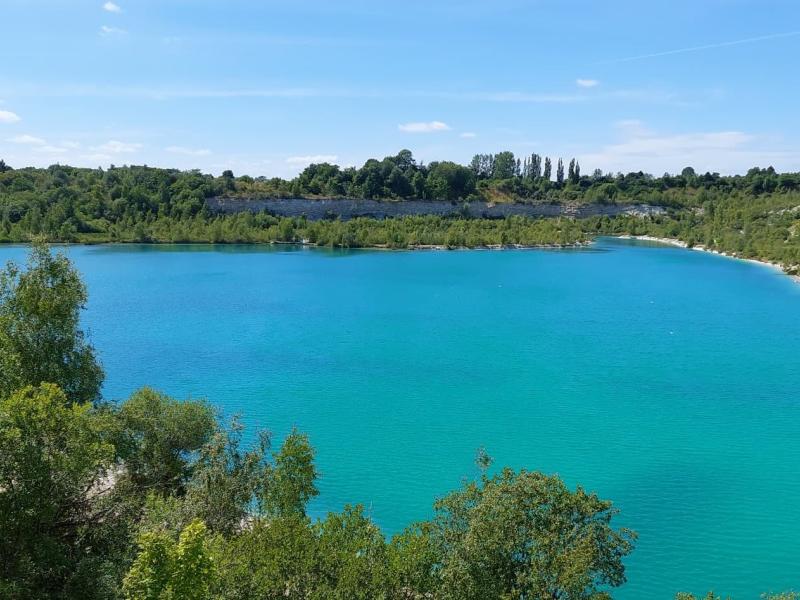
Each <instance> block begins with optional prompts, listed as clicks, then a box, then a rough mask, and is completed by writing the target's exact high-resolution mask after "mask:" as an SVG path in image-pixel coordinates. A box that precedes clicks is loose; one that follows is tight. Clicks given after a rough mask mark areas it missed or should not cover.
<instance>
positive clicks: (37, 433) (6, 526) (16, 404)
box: [0, 383, 114, 598]
mask: <svg viewBox="0 0 800 600" xmlns="http://www.w3.org/2000/svg"><path fill="white" fill-rule="evenodd" d="M102 424H103V421H102V419H100V418H98V417H97V416H96V415H95V413H94V412H93V410H92V408H91V407H90V406H89V405H86V404H83V405H81V404H76V403H71V402H70V401H69V400H68V398H67V397H66V395H65V394H64V392H63V391H61V390H60V389H59V388H58V387H56V386H55V385H53V384H48V383H45V384H42V385H40V386H38V387H32V386H28V387H25V388H23V389H21V390H19V391H17V392H15V393H14V394H12V395H11V396H10V397H8V398H6V399H5V400H2V401H0V580H1V581H3V582H4V584H5V586H6V590H7V591H6V593H7V594H8V597H11V598H43V597H48V596H49V595H55V594H57V593H58V591H59V590H61V589H67V588H70V587H81V586H80V584H79V583H78V580H79V579H80V578H81V576H82V575H84V574H85V573H84V571H83V568H84V567H85V566H87V565H93V564H97V559H98V558H102V557H98V556H97V555H96V553H97V551H98V550H102V547H100V548H98V547H93V544H92V541H93V540H92V536H91V535H90V534H91V531H90V529H99V528H100V527H101V526H102V524H103V522H104V520H106V508H107V507H106V505H105V504H104V502H103V487H104V486H103V479H104V476H105V475H106V474H107V473H108V472H109V469H110V468H111V466H112V464H113V460H114V448H113V446H112V445H111V444H110V443H109V442H108V441H107V439H106V436H105V435H104V431H103V429H102ZM0 589H2V588H0ZM86 597H90V596H89V595H88V594H87V596H86Z"/></svg>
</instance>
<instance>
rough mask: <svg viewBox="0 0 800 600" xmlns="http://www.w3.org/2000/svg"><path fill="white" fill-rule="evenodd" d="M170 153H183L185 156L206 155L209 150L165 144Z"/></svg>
mask: <svg viewBox="0 0 800 600" xmlns="http://www.w3.org/2000/svg"><path fill="white" fill-rule="evenodd" d="M164 150H166V151H167V152H171V153H172V154H184V155H186V156H208V155H209V154H211V150H209V149H207V148H186V147H185V146H167V147H166V148H164Z"/></svg>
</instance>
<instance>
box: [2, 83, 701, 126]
mask: <svg viewBox="0 0 800 600" xmlns="http://www.w3.org/2000/svg"><path fill="white" fill-rule="evenodd" d="M6 85H7V87H9V88H10V89H11V91H13V92H14V93H15V94H16V95H18V96H35V97H56V98H59V97H70V98H134V99H135V98H141V99H146V100H153V101H171V100H194V99H197V100H201V99H220V100H224V99H235V98H264V99H270V98H274V99H278V100H280V99H287V100H288V99H326V98H345V99H354V100H372V99H375V100H384V99H387V98H411V99H433V100H448V101H453V102H475V103H481V102H485V103H500V104H502V103H512V104H513V103H518V104H574V103H586V102H594V103H597V102H620V101H625V102H641V103H655V104H671V105H679V106H688V105H691V104H697V103H698V102H705V101H707V100H709V99H711V98H712V97H713V95H714V93H716V92H713V91H712V92H709V91H708V90H699V91H695V92H692V93H691V94H678V93H675V92H672V91H669V90H664V89H653V88H632V89H607V88H604V89H603V91H602V92H596V93H592V94H586V93H579V92H574V93H550V92H526V91H513V90H512V91H475V90H472V91H443V90H408V89H403V90H390V89H386V90H375V89H359V88H338V87H332V88H315V87H300V86H298V87H267V88H239V89H237V88H227V89H222V88H205V87H172V86H106V85H98V84H72V85H63V86H51V85H41V84H34V83H21V84H16V85H13V86H12V85H9V84H6ZM406 125H408V124H406Z"/></svg>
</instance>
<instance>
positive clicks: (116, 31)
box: [100, 25, 128, 37]
mask: <svg viewBox="0 0 800 600" xmlns="http://www.w3.org/2000/svg"><path fill="white" fill-rule="evenodd" d="M126 33H128V32H127V31H125V30H124V29H120V28H119V27H109V26H108V25H103V26H101V27H100V35H102V36H105V37H110V36H112V35H125V34H126Z"/></svg>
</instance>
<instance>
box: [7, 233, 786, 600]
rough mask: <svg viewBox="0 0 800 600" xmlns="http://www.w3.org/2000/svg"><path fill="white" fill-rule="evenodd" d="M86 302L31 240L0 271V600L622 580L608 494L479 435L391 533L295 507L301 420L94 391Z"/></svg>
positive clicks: (598, 586) (493, 593) (564, 595)
mask: <svg viewBox="0 0 800 600" xmlns="http://www.w3.org/2000/svg"><path fill="white" fill-rule="evenodd" d="M86 302H87V293H86V288H85V286H84V284H83V282H82V280H81V278H80V276H79V274H78V273H77V272H76V271H75V270H74V268H73V266H72V265H71V263H70V262H69V260H68V259H67V258H66V257H65V256H64V255H61V254H55V255H54V254H53V253H51V251H50V250H49V248H47V246H46V245H44V244H43V243H41V242H36V243H35V244H34V246H33V247H32V249H31V252H30V255H29V259H28V264H27V265H26V266H21V265H16V264H10V265H8V266H7V267H6V268H5V269H4V270H2V271H0V597H2V598H8V599H10V600H33V599H58V600H67V599H81V600H86V599H89V600H91V599H109V600H111V599H122V598H125V599H129V600H211V599H231V600H233V599H237V600H238V599H249V598H253V599H270V598H272V599H276V600H277V599H279V598H281V599H285V598H290V599H291V598H297V599H301V598H302V599H320V600H322V599H330V598H334V599H337V598H338V599H342V600H344V599H348V600H349V599H363V600H367V599H386V600H391V599H397V600H412V599H420V600H421V599H442V600H470V599H474V600H486V599H498V600H499V599H512V598H515V599H519V600H522V599H534V598H535V599H562V600H584V599H585V600H590V599H591V600H601V599H603V598H611V594H612V592H613V590H614V588H616V587H618V586H620V585H622V584H623V583H624V582H625V567H624V560H625V558H626V557H627V556H628V555H629V554H630V553H631V552H632V551H633V549H634V544H635V540H636V534H635V533H634V532H632V531H630V530H628V529H625V528H615V527H614V526H613V524H612V522H613V521H614V519H615V517H616V515H617V510H616V509H615V508H614V506H613V505H612V503H611V502H610V501H607V500H603V499H601V498H599V497H598V496H597V495H595V494H593V493H590V492H587V491H586V490H584V489H582V488H581V487H577V488H576V489H574V490H573V489H569V488H568V487H567V486H566V485H565V484H564V483H563V482H562V481H561V480H560V479H559V478H558V477H556V476H552V475H546V474H542V473H539V472H536V471H528V470H524V469H523V470H520V471H512V470H510V469H495V468H493V466H492V464H491V459H490V458H489V456H488V454H487V453H486V452H485V451H482V450H480V451H479V452H478V454H477V457H476V473H475V476H474V477H473V478H472V479H471V480H469V481H466V482H465V483H464V484H463V486H462V487H461V488H460V489H458V490H456V491H454V492H451V493H449V494H447V495H445V496H443V497H442V498H440V499H439V500H437V501H436V502H435V503H434V506H433V512H432V515H433V516H432V518H431V519H429V520H427V521H423V522H420V523H415V524H410V525H409V526H408V527H407V528H406V529H405V530H404V531H402V532H400V533H399V534H397V535H395V536H393V537H391V538H390V539H387V537H386V536H385V535H384V534H383V533H382V532H381V530H380V528H379V527H378V525H377V524H376V523H374V522H373V521H372V520H371V518H370V517H369V515H368V513H367V511H365V510H364V508H363V507H362V506H360V505H357V504H355V505H348V506H345V507H343V508H342V510H341V511H339V512H330V513H328V514H326V515H320V516H318V517H315V518H312V516H311V515H310V514H309V511H308V503H309V501H310V500H312V499H313V498H314V497H316V496H317V495H318V489H317V480H318V477H319V474H318V472H317V470H316V467H315V466H314V449H313V447H312V445H311V443H310V440H309V439H308V438H307V436H305V435H303V434H302V433H300V432H297V431H292V432H290V433H289V434H288V435H287V436H286V437H285V439H284V440H283V441H282V443H281V444H280V445H279V446H278V447H272V444H271V441H272V440H271V438H270V436H269V435H267V434H266V433H261V434H260V435H258V436H255V440H256V441H255V442H254V443H251V444H247V443H245V442H244V441H243V440H244V439H245V437H244V436H243V431H242V427H241V426H240V424H239V423H238V422H237V421H235V420H234V421H232V422H228V421H225V420H223V419H222V418H221V417H220V416H219V415H218V414H217V413H216V411H215V410H214V409H213V407H212V406H211V405H210V404H209V403H207V402H205V401H198V400H186V401H182V400H176V399H174V398H170V397H169V396H166V395H165V394H162V393H160V392H157V391H155V390H152V389H149V388H143V389H141V390H140V391H138V392H136V393H134V394H133V395H132V396H131V397H130V398H129V399H127V400H125V401H122V402H109V401H107V400H104V399H103V398H102V397H101V393H100V390H101V384H102V382H103V377H104V374H103V370H102V367H101V366H100V364H99V362H98V360H97V352H96V350H95V349H94V348H93V347H92V346H91V345H90V344H89V343H88V341H87V339H86V338H85V336H84V334H83V332H82V331H81V329H80V325H79V324H80V310H81V308H82V307H83V306H84V305H85V304H86ZM674 592H675V590H653V595H654V596H664V595H665V594H667V595H671V594H672V593H674ZM677 598H678V599H679V600H692V599H693V598H694V597H693V596H691V595H689V594H683V593H681V594H678V596H677ZM706 598H708V599H709V600H717V596H715V595H714V594H711V593H710V594H709V595H708V596H707V597H706ZM772 598H774V599H776V600H777V599H779V598H780V599H784V600H797V595H795V594H793V593H787V594H784V595H781V596H773V597H772Z"/></svg>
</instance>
